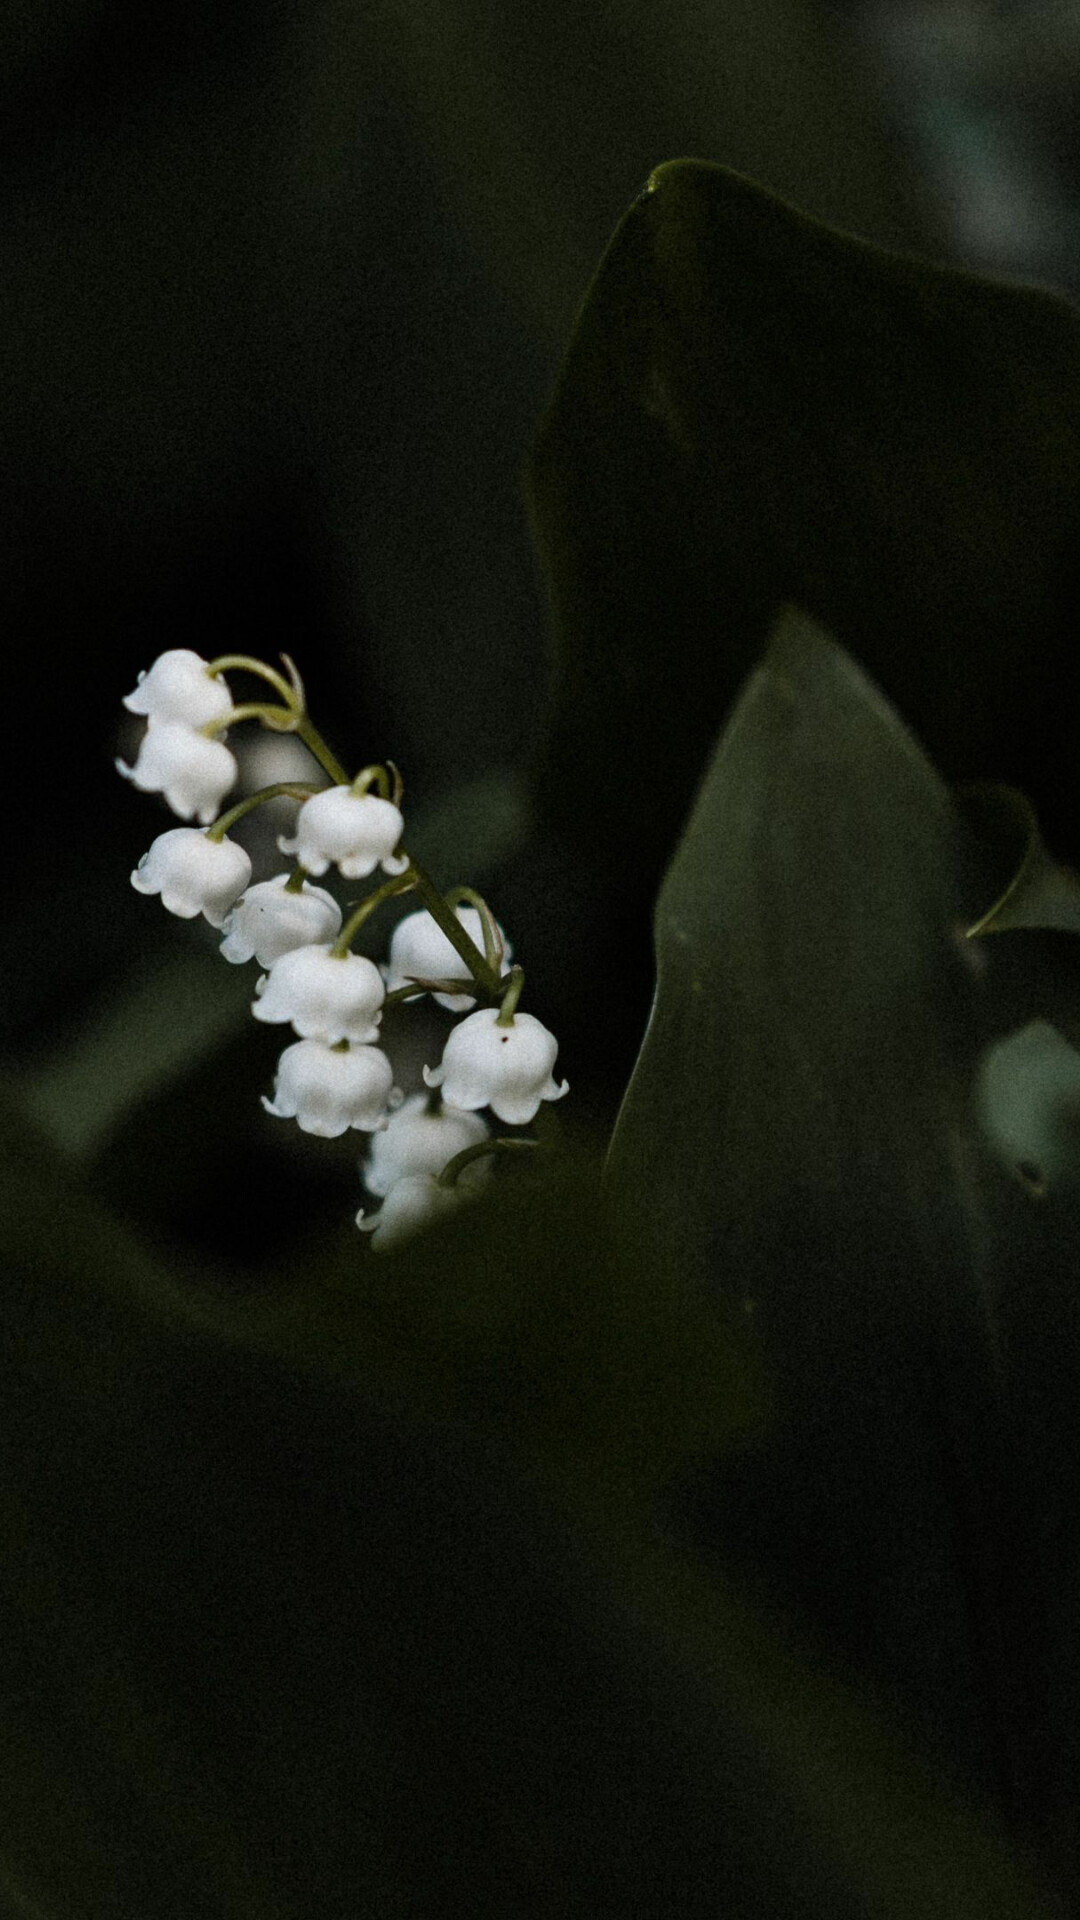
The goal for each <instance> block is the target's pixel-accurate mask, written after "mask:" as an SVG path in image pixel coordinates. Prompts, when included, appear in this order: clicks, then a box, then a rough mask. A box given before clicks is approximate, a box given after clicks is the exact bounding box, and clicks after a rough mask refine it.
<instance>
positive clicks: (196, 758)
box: [116, 720, 238, 826]
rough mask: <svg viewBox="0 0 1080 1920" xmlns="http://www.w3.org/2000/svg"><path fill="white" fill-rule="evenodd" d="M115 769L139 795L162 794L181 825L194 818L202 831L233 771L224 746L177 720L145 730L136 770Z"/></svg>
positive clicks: (120, 766)
mask: <svg viewBox="0 0 1080 1920" xmlns="http://www.w3.org/2000/svg"><path fill="white" fill-rule="evenodd" d="M116 769H117V772H118V773H122V774H123V776H124V778H125V780H131V781H133V782H134V784H135V785H136V786H137V787H138V788H139V790H140V792H142V793H163V794H164V795H165V798H166V800H167V801H168V803H169V805H170V807H171V808H172V810H173V812H174V813H178V814H179V815H180V818H181V820H190V819H191V818H192V816H193V815H197V817H198V818H199V819H200V820H201V821H202V823H203V825H204V826H209V824H210V822H211V820H213V818H214V816H215V815H216V813H217V811H218V808H219V807H220V805H221V802H222V800H223V799H224V797H225V795H226V794H227V793H228V791H229V788H230V787H231V786H232V785H233V784H234V782H235V780H236V776H237V771H238V769H237V765H236V761H235V759H234V757H233V755H232V754H231V753H230V752H229V749H228V747H226V746H224V745H223V744H222V742H221V741H220V740H208V739H207V737H206V735H205V734H204V733H196V731H195V728H194V727H189V726H186V725H185V724H184V723H183V721H180V720H161V721H159V722H158V724H157V725H156V726H152V727H147V729H146V732H145V734H144V735H143V740H142V745H141V746H140V748H139V752H138V755H137V757H136V760H135V765H134V766H133V767H128V766H125V764H124V762H123V761H122V760H118V761H117V763H116Z"/></svg>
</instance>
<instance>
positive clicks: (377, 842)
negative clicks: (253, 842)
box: [278, 787, 409, 880]
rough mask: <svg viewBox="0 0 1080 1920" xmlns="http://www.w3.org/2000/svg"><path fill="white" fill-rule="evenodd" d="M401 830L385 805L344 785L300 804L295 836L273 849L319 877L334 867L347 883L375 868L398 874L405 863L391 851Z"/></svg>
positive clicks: (398, 815) (398, 819) (388, 804)
mask: <svg viewBox="0 0 1080 1920" xmlns="http://www.w3.org/2000/svg"><path fill="white" fill-rule="evenodd" d="M404 831H405V822H404V820H403V819H402V816H401V813H400V812H399V810H398V808H397V807H395V806H394V805H393V803H392V802H391V801H389V800H381V799H380V798H379V796H378V794H375V793H353V792H352V790H351V788H349V787H326V788H324V790H323V792H322V793H313V794H312V796H311V799H310V800H305V801H304V804H303V806H302V807H301V809H300V812H299V815H298V816H297V821H296V835H295V838H294V839H292V840H285V839H282V840H279V841H278V846H279V847H280V848H281V851H282V853H292V854H295V855H296V858H297V859H298V860H299V862H300V865H301V866H302V867H306V869H307V871H308V873H314V874H321V873H325V872H326V869H327V867H329V866H331V865H334V866H337V867H339V868H340V870H341V872H342V873H343V874H344V875H345V877H346V879H347V880H364V879H366V878H367V875H368V874H369V873H374V871H375V868H376V867H378V866H381V867H382V869H383V871H384V872H385V873H391V874H395V873H404V871H405V869H406V867H407V866H408V864H409V862H408V859H407V858H406V857H405V855H398V856H395V853H394V848H395V847H396V846H397V844H398V841H399V840H400V839H401V836H402V834H403V833H404Z"/></svg>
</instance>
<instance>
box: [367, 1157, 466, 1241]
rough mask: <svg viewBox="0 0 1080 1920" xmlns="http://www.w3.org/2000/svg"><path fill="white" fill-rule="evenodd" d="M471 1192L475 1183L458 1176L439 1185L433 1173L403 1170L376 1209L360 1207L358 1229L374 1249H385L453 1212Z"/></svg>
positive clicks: (407, 1238)
mask: <svg viewBox="0 0 1080 1920" xmlns="http://www.w3.org/2000/svg"><path fill="white" fill-rule="evenodd" d="M466 1171H468V1169H466ZM475 1194H476V1188H475V1187H471V1188H470V1187H463V1186H462V1184H461V1181H460V1180H458V1181H455V1183H454V1185H453V1186H451V1187H440V1185H439V1183H438V1180H437V1179H436V1177H435V1175H434V1174H433V1173H407V1174H405V1175H403V1177H402V1178H401V1179H400V1180H396V1181H395V1182H394V1185H393V1186H392V1187H391V1189H390V1191H389V1193H388V1194H387V1196H386V1198H385V1200H384V1201H383V1203H382V1206H381V1207H380V1208H379V1211H378V1213H372V1214H365V1212H364V1210H363V1208H362V1207H361V1209H360V1212H359V1213H358V1214H357V1216H356V1224H357V1226H358V1227H359V1229H360V1231H361V1233H370V1234H371V1235H372V1236H373V1237H372V1242H371V1244H372V1247H373V1249H374V1251H375V1252H376V1253H389V1252H391V1251H392V1250H393V1248H394V1247H398V1246H400V1245H401V1243H402V1241H404V1240H410V1239H411V1238H412V1236H413V1234H414V1233H419V1232H420V1230H421V1228H422V1227H426V1226H430V1224H431V1222H432V1221H433V1220H440V1219H443V1218H444V1217H445V1216H446V1215H447V1214H449V1213H456V1212H457V1211H458V1208H459V1207H460V1206H462V1205H463V1204H464V1202H465V1201H466V1200H469V1199H472V1198H475Z"/></svg>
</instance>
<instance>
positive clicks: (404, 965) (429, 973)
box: [384, 906, 513, 1013]
mask: <svg viewBox="0 0 1080 1920" xmlns="http://www.w3.org/2000/svg"><path fill="white" fill-rule="evenodd" d="M454 912H455V913H456V915H457V917H458V919H459V920H460V921H461V924H462V926H463V927H464V929H465V931H466V933H467V934H468V936H469V939H470V940H471V941H472V942H473V945H474V946H477V947H479V949H480V952H481V953H483V951H484V928H483V922H482V921H481V918H480V913H479V909H478V908H476V907H466V906H460V907H455V908H454ZM496 924H497V923H496ZM499 933H500V935H502V941H503V950H504V951H503V960H502V965H501V967H500V972H501V973H508V972H509V971H510V960H511V956H512V953H513V949H512V948H511V946H510V945H509V943H508V942H507V939H506V936H505V934H503V930H502V928H501V927H499ZM384 973H385V977H386V990H387V992H388V993H393V992H394V990H395V988H397V987H406V986H408V984H409V981H410V980H457V979H460V980H461V982H462V984H463V986H469V985H471V981H470V978H469V975H468V974H467V972H466V970H465V962H464V960H463V959H462V958H461V955H460V954H459V952H458V950H457V948H456V947H454V946H451V944H450V941H449V940H448V939H447V937H446V935H445V933H444V932H443V930H442V928H441V927H440V926H439V925H438V924H437V922H436V921H434V920H433V919H432V917H431V915H430V913H428V912H427V910H426V908H423V907H422V908H421V909H420V911H419V913H407V914H406V915H405V917H404V919H403V920H399V921H398V923H397V926H396V927H395V928H394V931H393V933H392V935H391V937H390V960H389V964H388V965H387V966H386V967H385V968H384ZM433 997H434V998H435V999H436V1000H437V1001H438V1003H439V1005H440V1007H448V1008H449V1010H450V1012H451V1013H467V1012H468V1010H469V1008H470V1007H474V1006H475V1005H476V996H475V994H472V993H437V994H435V995H434V996H433Z"/></svg>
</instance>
